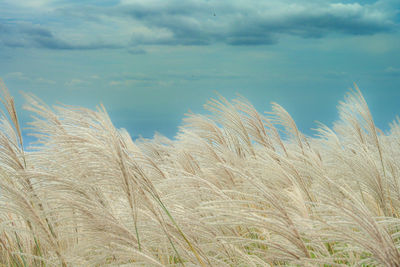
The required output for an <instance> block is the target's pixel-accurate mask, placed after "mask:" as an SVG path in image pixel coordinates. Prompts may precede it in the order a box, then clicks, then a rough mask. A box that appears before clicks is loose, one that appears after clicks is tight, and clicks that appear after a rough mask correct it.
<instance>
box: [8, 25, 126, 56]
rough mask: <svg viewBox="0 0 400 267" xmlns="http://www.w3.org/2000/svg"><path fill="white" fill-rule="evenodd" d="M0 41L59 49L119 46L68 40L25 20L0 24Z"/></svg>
mask: <svg viewBox="0 0 400 267" xmlns="http://www.w3.org/2000/svg"><path fill="white" fill-rule="evenodd" d="M0 43H2V44H3V45H4V46H6V47H36V48H47V49H57V50H58V49H61V50H92V49H105V48H108V49H113V48H120V47H121V46H120V45H117V44H108V43H103V42H97V43H95V42H93V43H81V42H68V41H65V40H63V39H61V38H59V37H57V36H54V34H53V32H52V31H50V30H49V29H47V28H45V27H43V26H40V25H36V24H32V23H26V22H16V23H8V24H5V23H3V24H0Z"/></svg>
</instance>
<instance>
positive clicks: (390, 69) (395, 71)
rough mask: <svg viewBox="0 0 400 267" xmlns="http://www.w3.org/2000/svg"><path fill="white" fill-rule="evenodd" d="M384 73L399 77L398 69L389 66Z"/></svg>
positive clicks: (399, 70)
mask: <svg viewBox="0 0 400 267" xmlns="http://www.w3.org/2000/svg"><path fill="white" fill-rule="evenodd" d="M385 73H387V74H390V75H395V76H399V77H400V68H394V67H392V66H390V67H387V68H386V69H385Z"/></svg>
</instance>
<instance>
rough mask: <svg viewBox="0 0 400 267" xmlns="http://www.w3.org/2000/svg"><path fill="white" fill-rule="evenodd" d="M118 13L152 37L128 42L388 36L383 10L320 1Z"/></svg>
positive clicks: (157, 6) (157, 4) (141, 5)
mask: <svg viewBox="0 0 400 267" xmlns="http://www.w3.org/2000/svg"><path fill="white" fill-rule="evenodd" d="M123 6H124V7H123V10H124V11H123V12H124V13H125V14H127V15H129V16H130V17H131V18H133V19H134V20H136V21H138V22H140V23H141V24H142V25H145V26H146V27H148V29H150V31H151V32H152V33H153V34H150V33H149V34H147V35H145V34H139V35H138V36H137V35H136V34H135V33H134V34H133V38H132V43H139V44H171V45H175V44H181V45H192V44H195V45H207V44H211V43H215V42H220V43H225V44H230V45H269V44H275V43H276V42H277V40H278V38H279V35H282V34H287V35H296V36H301V37H304V38H310V37H312V38H319V37H323V36H326V35H328V34H332V33H334V34H347V35H371V34H376V33H380V32H388V31H392V30H393V29H394V27H395V25H396V24H395V23H394V22H393V19H394V14H392V13H391V12H390V11H389V10H388V9H387V7H386V8H382V7H381V8H379V9H378V8H377V6H374V5H361V4H359V3H352V4H343V3H336V4H330V3H329V2H322V1H319V2H317V1H315V2H313V1H308V2H307V1H291V2H288V1H229V2H228V1H207V2H199V1H194V0H193V1H185V4H181V1H178V0H175V1H168V2H166V1H162V0H158V1H147V2H145V1H141V0H131V1H123Z"/></svg>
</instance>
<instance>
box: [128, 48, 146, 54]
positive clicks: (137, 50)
mask: <svg viewBox="0 0 400 267" xmlns="http://www.w3.org/2000/svg"><path fill="white" fill-rule="evenodd" d="M128 53H129V54H132V55H143V54H146V53H147V52H146V50H144V49H142V48H135V47H134V48H129V49H128Z"/></svg>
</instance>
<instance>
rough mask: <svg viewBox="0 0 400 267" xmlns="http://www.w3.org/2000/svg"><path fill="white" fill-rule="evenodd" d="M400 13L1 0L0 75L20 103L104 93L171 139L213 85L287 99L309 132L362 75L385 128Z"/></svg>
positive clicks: (397, 76) (122, 112) (135, 129)
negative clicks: (26, 96)
mask: <svg viewBox="0 0 400 267" xmlns="http://www.w3.org/2000/svg"><path fill="white" fill-rule="evenodd" d="M399 11H400V1H398V0H380V1H369V0H364V1H350V0H342V1H330V0H318V1H317V0H290V1H289V0H264V1H253V0H247V1H245V0H185V1H183V0H169V1H166V0H121V1H111V0H110V1H109V0H80V1H77V0H74V1H71V0H68V1H66V0H64V1H63V0H60V1H57V0H53V1H51V0H1V1H0V77H1V78H3V79H4V81H5V83H6V85H7V87H8V88H9V89H10V91H11V92H12V94H13V95H14V96H15V97H16V100H17V102H18V103H19V104H18V105H19V107H20V106H22V104H23V99H22V97H21V96H20V95H19V93H18V92H19V91H25V92H32V93H34V94H36V95H37V96H39V97H40V98H42V99H43V100H45V101H46V102H47V103H49V104H56V103H57V102H61V103H66V104H73V105H82V106H86V107H89V108H94V107H95V106H96V105H97V104H99V103H103V104H104V105H105V106H106V108H107V109H108V111H109V113H110V115H111V117H112V120H113V121H114V123H115V124H116V126H118V127H124V128H126V129H127V130H128V131H129V132H130V133H131V135H132V136H134V137H136V136H139V135H142V136H144V137H151V136H152V135H153V133H154V132H155V131H158V132H160V133H162V134H164V135H166V136H168V137H173V136H174V134H175V133H176V131H177V127H178V125H179V124H180V123H181V120H182V118H183V116H184V114H185V113H186V112H187V111H188V110H189V109H190V110H192V111H194V112H204V110H203V109H202V106H203V104H204V103H205V102H206V101H207V99H210V98H211V97H215V92H219V93H220V94H222V95H223V96H225V97H227V98H229V99H231V98H233V97H234V96H235V94H236V93H239V94H241V95H243V96H245V97H246V98H248V99H249V100H250V101H251V102H252V103H253V104H254V105H255V106H256V107H257V108H258V109H259V110H260V111H268V110H270V104H269V103H270V102H271V101H274V102H278V103H280V104H281V105H282V106H284V107H285V108H286V109H287V110H288V111H289V112H290V113H291V114H292V116H293V117H294V118H295V120H296V121H297V123H298V124H299V127H300V129H301V130H303V131H304V132H305V133H307V134H311V133H312V131H311V130H309V129H310V128H313V127H314V126H315V121H321V122H323V123H326V124H328V125H331V124H332V122H333V121H334V120H335V119H336V118H337V111H336V105H337V102H338V101H340V100H341V99H343V96H344V94H345V93H346V92H347V91H348V89H349V88H350V87H351V86H352V84H353V82H356V83H357V84H358V85H359V87H360V88H361V89H362V91H363V93H364V95H365V97H366V99H367V101H368V102H369V104H370V107H371V109H372V112H373V115H374V117H375V119H376V121H377V124H378V126H380V127H381V128H384V129H385V128H386V127H385V125H386V124H387V123H388V122H390V121H392V120H393V119H394V118H395V115H396V114H400V108H399V107H400V105H399V103H400V49H399V48H400V31H399V30H400V27H399V26H400V13H399ZM21 116H22V121H23V122H24V123H25V122H26V121H29V118H28V115H27V114H25V113H24V112H22V115H21Z"/></svg>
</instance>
